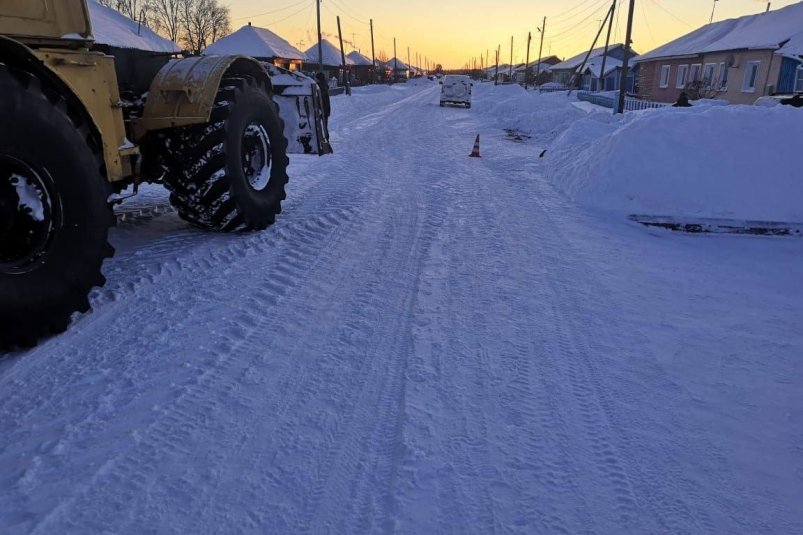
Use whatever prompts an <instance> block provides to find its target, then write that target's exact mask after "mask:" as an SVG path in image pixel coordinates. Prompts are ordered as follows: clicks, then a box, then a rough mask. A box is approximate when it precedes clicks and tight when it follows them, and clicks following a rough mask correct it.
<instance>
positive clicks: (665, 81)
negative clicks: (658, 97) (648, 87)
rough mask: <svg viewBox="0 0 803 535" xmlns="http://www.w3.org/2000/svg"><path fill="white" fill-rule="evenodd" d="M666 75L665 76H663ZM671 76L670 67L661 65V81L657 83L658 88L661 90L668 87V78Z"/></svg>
mask: <svg viewBox="0 0 803 535" xmlns="http://www.w3.org/2000/svg"><path fill="white" fill-rule="evenodd" d="M664 73H666V76H664ZM671 76H672V65H661V79H660V81H659V83H658V86H659V87H660V88H661V89H666V88H667V87H669V78H670V77H671Z"/></svg>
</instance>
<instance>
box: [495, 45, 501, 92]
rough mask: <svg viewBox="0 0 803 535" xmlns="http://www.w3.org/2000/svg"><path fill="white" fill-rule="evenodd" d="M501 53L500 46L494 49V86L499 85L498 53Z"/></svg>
mask: <svg viewBox="0 0 803 535" xmlns="http://www.w3.org/2000/svg"><path fill="white" fill-rule="evenodd" d="M501 51H502V45H498V46H497V47H496V74H495V75H494V85H499V53H500V52H501Z"/></svg>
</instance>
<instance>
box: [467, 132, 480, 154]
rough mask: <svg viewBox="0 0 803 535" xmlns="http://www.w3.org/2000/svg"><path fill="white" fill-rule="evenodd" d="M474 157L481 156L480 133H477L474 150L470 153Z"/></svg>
mask: <svg viewBox="0 0 803 535" xmlns="http://www.w3.org/2000/svg"><path fill="white" fill-rule="evenodd" d="M469 156H471V157H472V158H481V157H482V156H480V135H479V134H477V141H475V142H474V150H472V151H471V154H469Z"/></svg>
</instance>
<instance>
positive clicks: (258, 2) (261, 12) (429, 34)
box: [224, 0, 797, 68]
mask: <svg viewBox="0 0 803 535" xmlns="http://www.w3.org/2000/svg"><path fill="white" fill-rule="evenodd" d="M796 1H797V0H774V1H773V2H772V9H778V8H781V7H784V6H788V5H791V4H794V3H796ZM224 3H226V2H225V1H224ZM227 3H228V5H229V6H230V7H231V13H232V18H233V21H232V28H233V29H234V30H236V29H237V28H239V27H240V26H243V25H245V24H247V23H248V21H251V22H252V23H253V24H254V25H257V26H262V27H266V28H269V29H270V30H272V31H274V32H276V33H278V34H279V35H281V36H282V37H284V38H285V39H287V40H288V41H290V42H291V43H292V44H293V45H295V46H296V47H297V48H301V49H302V50H305V49H306V48H308V47H309V46H310V45H311V44H312V43H313V42H315V28H316V26H315V0H269V1H266V0H228V2H227ZM619 3H620V4H621V8H618V11H617V17H616V22H615V24H614V36H615V40H614V42H621V41H623V40H624V32H625V21H626V18H627V13H626V11H627V1H626V0H620V1H619ZM610 5H611V0H497V1H491V0H404V1H398V0H397V1H393V0H323V2H322V8H321V20H322V26H323V32H324V34H325V37H326V36H327V35H329V36H331V37H330V40H332V42H336V36H337V22H336V19H335V17H336V16H337V15H340V17H341V24H342V26H343V39H344V40H346V41H348V42H349V43H350V42H351V41H352V40H353V41H354V43H355V47H354V48H357V49H360V50H361V51H362V52H363V53H364V54H366V55H367V56H369V57H370V55H371V41H370V29H369V23H368V21H369V19H373V20H374V35H375V41H376V53H377V56H379V55H380V51H384V52H385V54H387V55H388V56H389V57H390V56H392V55H393V37H394V36H395V37H396V39H397V45H398V55H399V57H400V58H401V59H406V55H407V47H408V46H409V47H410V50H411V53H413V54H414V53H415V52H419V53H420V54H421V55H422V57H423V56H426V57H427V58H429V59H430V61H435V62H439V63H442V64H443V65H444V67H455V68H460V67H462V66H464V65H465V64H466V63H468V62H469V60H470V59H471V58H472V57H477V58H479V56H480V55H481V54H482V55H484V54H485V53H486V51H487V50H490V53H489V55H490V58H491V63H493V55H494V52H493V50H494V49H495V48H496V46H497V45H499V44H501V46H502V59H501V62H503V63H507V62H509V60H510V37H511V36H513V37H514V46H513V49H514V62H515V63H519V62H523V61H524V58H525V53H526V45H527V32H530V31H531V32H533V44H532V48H531V58H534V57H536V56H537V55H538V45H539V42H538V39H539V37H538V32H537V31H536V27H539V26H540V25H541V22H542V21H543V17H544V16H546V17H547V26H546V36H545V40H544V55H545V56H547V55H549V54H550V53H551V54H555V55H557V56H559V57H561V58H564V57H569V56H572V55H575V54H577V53H579V52H580V51H582V50H584V49H587V48H588V47H589V46H590V45H591V42H592V40H593V39H594V35H595V33H596V30H597V28H598V27H599V24H600V23H601V21H602V19H603V18H604V16H605V13H606V11H607V9H608V8H609V7H610ZM713 5H714V2H713V0H637V1H636V11H635V26H634V30H633V33H634V36H633V41H634V44H633V46H634V48H635V49H636V51H638V52H641V53H643V52H647V51H649V50H651V49H653V48H655V47H657V46H659V45H661V44H663V43H665V42H667V41H670V40H672V39H674V38H675V37H678V36H680V35H683V34H685V33H687V32H689V31H691V30H693V29H695V28H698V27H699V26H702V25H704V24H707V23H708V20H709V18H710V16H711V8H712V6H713ZM766 7H767V2H766V1H764V0H719V1H718V2H717V6H716V13H715V16H714V20H715V21H717V20H723V19H726V18H733V17H739V16H743V15H748V14H754V13H760V12H762V11H764V10H765V9H766ZM602 39H603V41H602V42H601V44H604V34H603V37H602ZM346 48H347V52H349V51H350V50H351V47H350V46H349V44H346Z"/></svg>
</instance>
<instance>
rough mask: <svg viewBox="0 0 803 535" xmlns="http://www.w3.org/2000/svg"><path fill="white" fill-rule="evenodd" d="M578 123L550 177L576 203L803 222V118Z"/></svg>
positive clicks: (664, 117) (731, 116) (732, 112)
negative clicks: (802, 170)
mask: <svg viewBox="0 0 803 535" xmlns="http://www.w3.org/2000/svg"><path fill="white" fill-rule="evenodd" d="M600 119H602V117H601V116H590V117H586V118H583V119H581V120H578V121H575V122H573V123H572V124H571V125H570V126H569V127H568V128H567V129H565V131H563V132H562V134H560V135H559V136H558V137H557V138H556V139H555V141H554V143H553V144H552V146H551V148H550V150H549V157H548V163H547V167H548V175H549V177H550V179H551V181H552V182H553V184H555V185H556V186H557V187H558V188H559V189H560V190H562V191H563V192H564V193H565V194H567V195H568V196H569V197H570V198H572V199H574V200H575V201H577V202H579V203H581V204H584V205H588V206H592V207H595V208H601V209H605V210H610V211H614V212H618V213H621V214H632V213H644V214H652V215H671V216H698V217H723V218H736V219H765V220H780V221H795V222H797V221H803V203H802V202H801V199H803V180H801V178H800V140H801V139H803V110H800V109H794V108H792V107H788V106H781V107H777V108H771V109H768V108H756V107H750V106H714V105H708V106H696V107H693V108H685V109H682V108H663V109H657V110H647V111H644V112H638V113H630V114H627V115H625V116H624V118H619V119H616V120H615V122H608V123H605V122H604V121H602V120H600Z"/></svg>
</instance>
